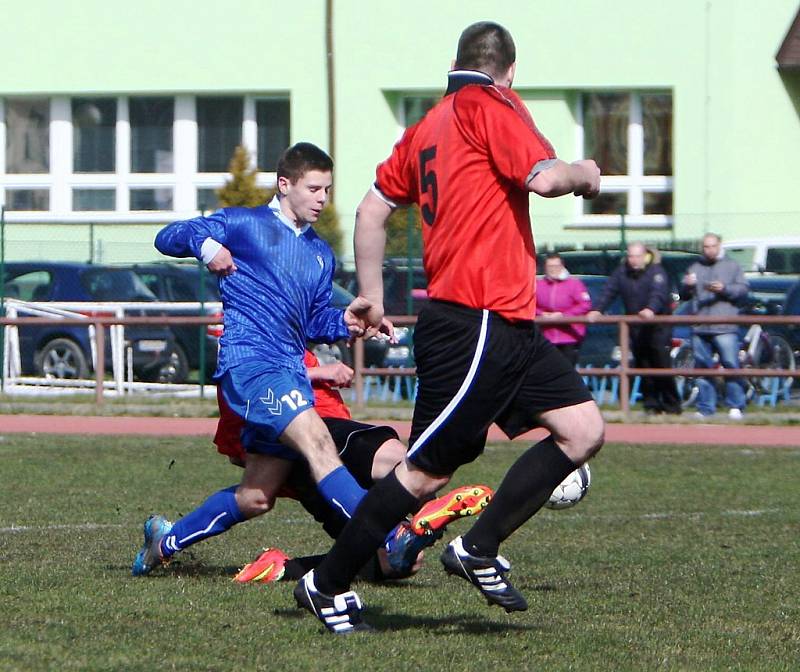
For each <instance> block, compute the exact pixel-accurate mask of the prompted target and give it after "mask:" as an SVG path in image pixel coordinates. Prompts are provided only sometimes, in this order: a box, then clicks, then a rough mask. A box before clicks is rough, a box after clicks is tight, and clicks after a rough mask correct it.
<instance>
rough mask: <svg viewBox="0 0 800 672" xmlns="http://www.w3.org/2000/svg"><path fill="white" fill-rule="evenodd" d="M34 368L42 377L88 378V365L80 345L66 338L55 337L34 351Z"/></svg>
mask: <svg viewBox="0 0 800 672" xmlns="http://www.w3.org/2000/svg"><path fill="white" fill-rule="evenodd" d="M33 365H34V368H35V369H36V373H37V375H40V376H42V377H44V378H51V379H52V378H58V379H61V380H63V379H68V378H69V379H73V378H88V377H89V365H88V364H87V362H86V355H85V354H84V353H83V350H81V347H80V346H79V345H78V344H77V343H75V341H71V340H70V339H68V338H55V339H53V340H52V341H49V342H48V343H45V345H44V347H43V348H42V349H41V350H39V352H37V353H36V355H35V357H34V363H33Z"/></svg>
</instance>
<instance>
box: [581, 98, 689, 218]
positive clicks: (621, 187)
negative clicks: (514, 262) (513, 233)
mask: <svg viewBox="0 0 800 672" xmlns="http://www.w3.org/2000/svg"><path fill="white" fill-rule="evenodd" d="M594 93H624V94H626V95H629V96H630V109H629V112H628V136H627V141H628V156H627V165H628V174H627V175H603V176H601V182H600V193H601V194H626V195H627V201H628V207H627V214H626V215H625V228H632V229H655V230H670V229H672V227H673V224H674V212H675V210H674V203H675V201H674V199H675V180H674V175H645V174H644V123H643V115H642V96H646V95H648V94H660V95H665V94H668V95H669V96H670V98H671V99H672V102H673V105H672V109H673V120H674V100H675V97H674V93H673V91H672V90H671V89H661V88H659V89H631V90H624V89H614V90H610V89H609V90H600V89H598V90H593V91H584V92H581V93H579V94H578V95H577V96H576V100H575V109H574V114H575V119H576V127H575V147H576V154H577V156H579V157H581V158H582V159H585V158H592V157H587V156H586V155H585V151H586V142H585V140H586V136H585V123H584V122H585V120H584V114H583V110H584V98H585V96H586V95H591V94H594ZM673 127H674V126H673ZM673 137H674V132H673ZM672 146H673V148H674V144H673V145H672ZM672 168H673V173H674V172H675V165H674V161H673V166H672ZM645 193H658V194H664V193H671V194H672V197H673V214H671V215H666V214H652V215H647V214H645V213H644V195H645ZM621 227H622V218H621V217H620V215H606V214H604V215H594V214H588V213H585V212H584V202H583V199H581V198H579V199H575V210H574V218H573V222H572V223H571V224H567V225H566V226H565V228H566V229H607V230H617V229H620V228H621Z"/></svg>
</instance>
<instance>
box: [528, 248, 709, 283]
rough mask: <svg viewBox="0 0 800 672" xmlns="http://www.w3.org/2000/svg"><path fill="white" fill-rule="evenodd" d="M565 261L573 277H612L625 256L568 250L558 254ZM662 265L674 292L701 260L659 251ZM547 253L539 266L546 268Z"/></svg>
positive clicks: (688, 254)
mask: <svg viewBox="0 0 800 672" xmlns="http://www.w3.org/2000/svg"><path fill="white" fill-rule="evenodd" d="M558 254H559V256H560V257H561V258H562V259H563V260H564V266H566V268H567V270H568V271H569V272H570V273H572V274H573V275H606V276H607V275H611V274H612V273H613V272H614V269H616V268H617V266H619V265H620V264H621V263H622V261H623V258H624V256H625V255H624V254H623V253H622V252H620V251H619V250H566V251H563V252H559V253H558ZM659 255H660V257H661V261H660V263H661V265H662V266H663V267H664V270H665V271H666V273H667V275H668V276H669V280H670V285H671V287H672V290H673V291H675V292H676V291H677V290H678V288H679V287H680V283H681V279H682V278H683V276H684V275H685V274H686V270H687V269H688V268H689V266H691V265H692V264H693V263H694V262H695V261H697V260H699V259H700V256H701V255H699V254H697V253H696V252H680V251H673V250H664V251H659ZM546 256H547V254H546V253H542V252H540V253H539V255H538V258H537V261H536V263H537V266H538V267H539V268H544V260H545V257H546Z"/></svg>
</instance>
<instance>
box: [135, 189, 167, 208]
mask: <svg viewBox="0 0 800 672" xmlns="http://www.w3.org/2000/svg"><path fill="white" fill-rule="evenodd" d="M131 210H172V189H131Z"/></svg>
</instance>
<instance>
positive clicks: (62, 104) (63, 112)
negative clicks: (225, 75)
mask: <svg viewBox="0 0 800 672" xmlns="http://www.w3.org/2000/svg"><path fill="white" fill-rule="evenodd" d="M208 95H211V94H208ZM219 95H220V96H222V95H227V94H223V93H220V94H219ZM237 95H238V96H239V97H240V98H241V99H242V101H243V112H244V114H243V120H242V136H241V141H242V144H243V145H244V146H245V147H247V149H248V151H249V152H250V154H251V156H252V157H253V159H254V161H255V162H256V165H257V163H258V154H257V151H258V124H257V119H256V101H258V100H265V99H269V100H275V99H280V100H287V101H288V103H289V136H290V142H291V136H292V124H291V119H292V97H291V95H290V92H288V91H269V92H258V93H243V94H237ZM91 97H95V98H111V99H113V100H115V101H116V107H117V119H116V126H115V157H116V158H115V170H114V171H113V172H108V173H77V172H75V171H74V165H73V132H74V124H73V123H72V101H73V99H81V98H91ZM152 97H159V98H171V99H172V100H173V102H174V112H173V125H172V147H173V167H172V171H171V172H169V173H133V172H131V151H132V147H131V126H130V116H129V109H130V108H129V101H130V100H131V99H132V98H152ZM199 97H204V96H199V95H198V96H194V95H182V94H178V93H174V94H158V95H156V94H151V93H144V92H143V93H128V94H125V95H104V94H102V93H98V94H94V95H91V96H90V95H87V94H81V93H75V94H74V95H70V96H65V95H41V94H37V95H30V96H26V95H19V96H17V95H8V96H0V204H5V203H6V189H10V190H14V189H43V190H48V191H49V209H48V210H46V211H44V210H38V211H37V210H14V211H7V213H6V214H7V220H8V221H14V222H26V221H30V222H45V223H46V222H64V223H69V222H86V221H87V220H90V221H92V222H97V223H105V222H108V223H146V222H153V223H160V222H163V221H165V220H169V219H181V218H188V217H193V216H196V214H197V212H198V210H199V206H200V205H201V204H200V203H198V199H197V192H198V189H218V188H220V187H222V186H223V185H224V183H225V181H226V180H227V179H228V177H229V174H228V173H227V171H226V172H214V173H201V172H198V170H197V164H198V158H199V157H198V144H199V137H198V136H199V129H198V125H197V117H196V109H197V108H196V100H197V98H199ZM34 99H35V100H42V99H46V100H48V101H49V110H50V121H49V134H48V138H49V143H50V146H49V163H50V165H49V172H47V173H13V174H12V173H6V116H5V111H6V101H9V100H34ZM276 182H277V176H276V174H275V172H274V171H262V172H259V173H258V175H257V184H258V185H259V186H261V187H267V188H270V187H274V186H275V184H276ZM76 188H77V189H115V190H116V208H115V209H114V210H113V211H76V210H73V203H72V191H73V189H76ZM132 189H171V190H172V210H147V211H143V210H131V209H130V200H131V190H132Z"/></svg>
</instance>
